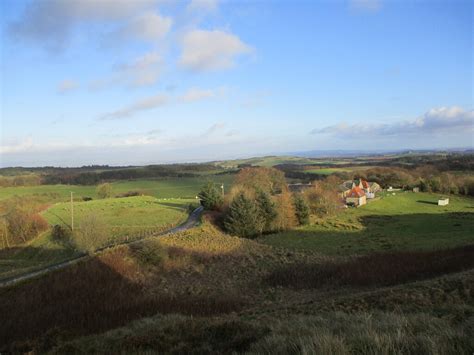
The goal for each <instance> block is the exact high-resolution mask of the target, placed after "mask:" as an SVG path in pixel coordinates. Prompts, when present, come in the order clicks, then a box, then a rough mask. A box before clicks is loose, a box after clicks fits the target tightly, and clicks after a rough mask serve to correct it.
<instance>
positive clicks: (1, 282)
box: [0, 206, 204, 287]
mask: <svg viewBox="0 0 474 355" xmlns="http://www.w3.org/2000/svg"><path fill="white" fill-rule="evenodd" d="M203 210H204V208H203V207H202V206H200V207H198V208H196V209H195V210H194V211H193V212H191V214H190V215H189V217H188V219H187V220H186V221H185V222H184V223H183V224H181V225H179V226H177V227H174V228H171V229H169V230H167V231H165V232H161V233H159V234H156V235H154V236H153V237H162V236H165V235H169V234H173V233H178V232H182V231H185V230H187V229H190V228H193V227H195V226H196V225H197V224H198V223H199V218H200V216H201V213H202V211H203ZM138 242H140V240H134V241H132V242H124V243H121V244H117V245H124V244H133V243H138ZM117 245H114V246H112V247H105V248H102V249H99V250H98V252H101V251H103V250H106V249H109V248H113V247H115V246H117ZM87 258H90V256H89V255H87V254H83V255H79V256H77V257H75V258H74V259H70V260H67V261H63V262H60V263H57V264H53V265H49V266H47V267H45V268H43V269H40V270H36V271H32V272H28V273H26V274H23V275H18V276H13V277H9V278H6V279H0V287H6V286H11V285H14V284H17V283H18V282H21V281H25V280H29V279H32V278H35V277H37V276H41V275H44V274H47V273H49V272H51V271H55V270H59V269H63V268H65V267H67V266H70V265H73V264H75V263H77V262H79V261H81V260H85V259H87Z"/></svg>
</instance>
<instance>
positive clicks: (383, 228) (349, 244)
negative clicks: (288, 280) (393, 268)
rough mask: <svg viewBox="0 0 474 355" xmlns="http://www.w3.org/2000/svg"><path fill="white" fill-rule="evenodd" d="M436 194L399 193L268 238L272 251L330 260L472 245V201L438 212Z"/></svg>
mask: <svg viewBox="0 0 474 355" xmlns="http://www.w3.org/2000/svg"><path fill="white" fill-rule="evenodd" d="M438 197H439V195H437V194H427V193H411V192H400V193H397V194H396V195H395V196H393V195H386V196H384V197H382V198H380V199H378V200H376V201H370V202H369V203H368V204H367V205H365V206H362V207H360V208H351V209H347V210H343V211H340V213H339V214H337V215H336V216H332V217H327V218H320V219H315V220H314V221H313V223H312V224H311V225H308V226H304V227H300V228H297V229H295V230H292V231H287V232H282V233H278V234H273V235H268V236H265V237H263V238H261V239H260V241H261V242H263V243H266V244H270V245H273V246H278V247H284V248H290V249H300V250H313V251H316V252H318V253H323V254H329V255H351V254H367V253H371V252H380V251H390V250H412V249H437V248H449V247H454V246H459V245H465V244H471V243H474V233H473V230H474V199H472V198H467V197H459V196H450V204H449V205H448V206H438V205H437V204H436V203H437V199H438Z"/></svg>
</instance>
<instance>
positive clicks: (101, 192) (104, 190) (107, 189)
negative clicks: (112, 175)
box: [96, 182, 112, 198]
mask: <svg viewBox="0 0 474 355" xmlns="http://www.w3.org/2000/svg"><path fill="white" fill-rule="evenodd" d="M96 192H97V196H99V198H109V197H112V185H110V184H109V183H107V182H106V183H104V184H100V185H98V186H97V189H96Z"/></svg>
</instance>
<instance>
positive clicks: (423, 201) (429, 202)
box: [416, 200, 438, 205]
mask: <svg viewBox="0 0 474 355" xmlns="http://www.w3.org/2000/svg"><path fill="white" fill-rule="evenodd" d="M416 202H418V203H426V204H428V205H438V202H433V201H426V200H417V201H416Z"/></svg>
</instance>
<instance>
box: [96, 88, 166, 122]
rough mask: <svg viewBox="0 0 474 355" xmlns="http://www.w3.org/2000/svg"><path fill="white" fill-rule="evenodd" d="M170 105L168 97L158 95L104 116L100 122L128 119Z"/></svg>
mask: <svg viewBox="0 0 474 355" xmlns="http://www.w3.org/2000/svg"><path fill="white" fill-rule="evenodd" d="M167 103H168V96H166V95H163V94H158V95H155V96H151V97H148V98H145V99H143V100H139V101H137V102H135V103H133V104H131V105H129V106H125V107H123V108H121V109H119V110H116V111H113V112H109V113H106V114H104V115H102V116H101V117H100V118H99V119H100V120H115V119H120V118H126V117H130V116H132V115H134V114H135V113H137V112H141V111H148V110H152V109H155V108H157V107H160V106H164V105H166V104H167Z"/></svg>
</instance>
